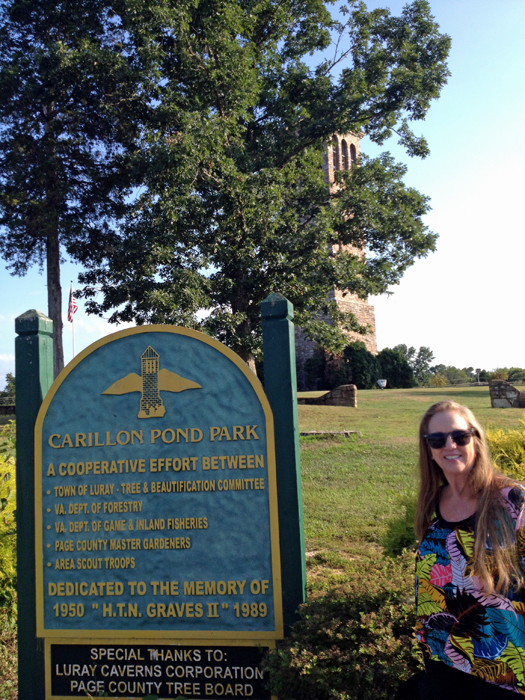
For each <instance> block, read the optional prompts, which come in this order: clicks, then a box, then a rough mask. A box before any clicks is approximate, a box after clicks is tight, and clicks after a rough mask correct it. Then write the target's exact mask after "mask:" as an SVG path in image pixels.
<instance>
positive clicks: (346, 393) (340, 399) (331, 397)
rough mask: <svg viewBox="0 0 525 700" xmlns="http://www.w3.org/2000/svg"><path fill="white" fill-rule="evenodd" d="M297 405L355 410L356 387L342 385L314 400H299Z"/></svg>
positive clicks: (353, 385)
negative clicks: (350, 408) (348, 407)
mask: <svg viewBox="0 0 525 700" xmlns="http://www.w3.org/2000/svg"><path fill="white" fill-rule="evenodd" d="M297 403H299V404H311V405H315V406H351V407H352V408H357V387H356V385H355V384H342V385H341V386H338V387H337V388H336V389H333V390H332V391H327V392H326V394H323V395H322V396H319V397H317V398H315V399H306V398H300V399H298V400H297Z"/></svg>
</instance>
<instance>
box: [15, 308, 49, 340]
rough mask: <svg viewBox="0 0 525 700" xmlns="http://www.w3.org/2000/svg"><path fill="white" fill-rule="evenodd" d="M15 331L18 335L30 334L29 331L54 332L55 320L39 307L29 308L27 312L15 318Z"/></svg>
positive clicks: (46, 333)
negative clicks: (39, 309)
mask: <svg viewBox="0 0 525 700" xmlns="http://www.w3.org/2000/svg"><path fill="white" fill-rule="evenodd" d="M15 331H16V333H18V335H28V334H29V333H44V334H45V335H51V334H52V333H53V321H52V320H51V319H50V318H48V317H47V316H46V315H45V314H43V313H42V312H41V311H38V310H37V309H29V311H26V312H25V313H23V314H21V315H20V316H18V317H17V318H15Z"/></svg>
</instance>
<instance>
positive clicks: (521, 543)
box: [416, 401, 525, 700]
mask: <svg viewBox="0 0 525 700" xmlns="http://www.w3.org/2000/svg"><path fill="white" fill-rule="evenodd" d="M419 448H420V458H419V467H420V477H421V485H420V491H419V500H418V507H417V514H416V534H417V536H418V539H419V541H420V542H421V544H420V546H419V549H418V553H417V561H416V596H417V624H416V637H417V639H418V641H419V643H420V646H421V648H422V651H423V656H424V659H425V667H426V671H427V675H426V678H427V687H428V688H429V689H430V693H431V697H432V698H436V699H439V700H441V698H444V699H445V700H452V698H462V699H465V700H466V699H468V700H470V699H472V700H478V698H479V699H481V698H509V700H510V697H512V696H511V695H510V693H515V694H516V693H523V694H525V587H524V575H523V569H522V556H523V554H524V553H525V527H524V523H525V498H524V490H523V487H522V486H521V485H520V484H518V483H517V482H515V481H513V480H512V479H509V478H507V477H506V476H504V475H503V474H500V473H499V472H497V471H496V470H495V469H494V466H493V464H492V461H491V458H490V454H489V451H488V448H487V444H486V440H485V436H484V433H483V430H482V428H481V427H480V425H479V423H478V422H477V421H476V419H475V418H474V416H473V414H472V412H471V411H470V410H469V409H468V408H466V407H465V406H461V405H459V404H456V403H453V402H451V401H440V402H439V403H437V404H434V405H433V406H431V407H430V408H429V410H428V411H427V412H426V413H425V415H424V416H423V420H422V421H421V426H420V436H419ZM522 601H523V602H522Z"/></svg>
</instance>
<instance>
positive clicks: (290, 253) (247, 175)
mask: <svg viewBox="0 0 525 700" xmlns="http://www.w3.org/2000/svg"><path fill="white" fill-rule="evenodd" d="M135 8H141V9H140V11H138V12H137V13H136V14H135V15H133V16H131V15H130V17H131V19H130V22H131V21H133V17H136V18H137V19H138V20H140V21H137V22H136V23H135V24H134V25H133V26H131V24H130V23H128V31H129V35H130V37H133V41H135V42H136V44H137V45H154V46H157V47H159V53H158V55H159V57H161V58H162V60H161V61H160V62H159V64H158V70H159V82H158V86H159V93H158V95H157V100H156V102H155V109H154V114H152V115H150V119H149V121H148V122H147V123H144V130H143V132H142V139H141V143H140V149H138V151H137V154H136V157H135V159H134V163H133V164H134V168H135V173H136V174H137V178H138V179H137V182H140V184H141V185H142V187H141V189H140V190H139V191H138V194H137V198H136V202H135V206H134V207H133V211H132V212H131V213H130V215H129V216H127V217H126V220H125V222H124V225H123V226H122V227H121V228H120V229H118V230H116V229H115V231H114V232H113V236H114V238H113V241H111V243H110V244H108V246H107V247H106V248H103V247H100V248H97V249H93V248H87V247H84V248H83V251H81V252H80V254H79V258H80V259H81V260H82V262H83V263H84V265H85V266H86V268H87V272H86V273H85V274H83V275H82V276H81V281H82V282H84V283H85V284H86V287H85V289H84V295H85V296H86V297H87V298H88V299H89V302H88V305H87V308H88V310H89V311H90V312H94V313H98V314H104V313H106V312H108V311H110V310H111V311H112V316H111V319H110V320H112V321H114V322H118V321H122V320H135V321H136V322H138V323H144V322H148V321H152V322H166V323H178V324H181V325H186V326H192V327H195V328H201V329H203V330H204V331H206V332H208V333H211V334H212V335H214V336H216V337H218V338H219V339H221V340H222V341H223V342H225V343H227V344H228V345H229V346H230V347H232V348H233V349H235V350H236V351H237V352H238V353H239V354H240V355H241V357H243V358H244V359H246V360H247V361H253V358H254V356H257V355H258V354H259V352H260V347H261V345H260V330H259V329H260V324H259V304H260V302H261V300H262V299H263V298H264V297H265V296H267V294H268V293H270V292H271V291H273V290H278V291H281V292H282V293H283V294H285V295H286V296H287V297H288V298H289V299H290V300H291V301H292V302H293V304H294V306H295V310H296V320H297V322H298V323H299V324H300V325H301V326H302V327H303V328H305V329H306V331H307V333H308V334H309V335H310V337H314V338H315V339H317V340H320V342H321V343H322V344H323V346H324V347H327V348H329V349H331V350H341V349H342V348H343V347H344V345H345V344H346V340H345V338H344V336H343V335H342V333H341V329H344V328H354V329H355V328H356V327H357V324H356V322H355V319H354V318H353V317H352V316H351V315H345V314H341V312H339V311H338V309H337V308H336V306H335V305H334V304H333V303H330V302H329V301H328V300H327V293H328V291H329V290H330V289H331V288H333V287H338V288H340V289H348V290H350V291H352V292H354V293H357V294H359V295H361V296H366V295H367V294H378V293H381V292H384V291H385V290H386V288H387V287H388V285H391V284H395V283H397V282H398V281H399V279H400V278H401V276H402V274H403V273H404V271H405V270H406V268H407V267H408V266H409V265H411V264H412V263H413V262H414V260H415V259H417V258H418V257H421V256H425V255H426V254H427V253H428V252H429V251H431V250H433V249H434V245H435V239H436V236H435V235H434V234H432V233H431V232H429V231H428V230H427V228H426V226H425V225H424V224H423V222H422V218H421V217H422V216H423V215H424V214H425V213H426V212H427V211H428V208H429V207H428V201H427V198H426V197H424V196H423V195H421V194H420V193H418V192H417V191H416V190H414V189H412V188H408V187H406V186H404V184H403V182H402V178H403V175H404V172H405V169H404V167H403V166H401V165H398V164H396V163H394V161H393V160H392V158H391V157H390V156H389V155H388V154H385V155H383V156H382V157H380V158H378V159H375V160H367V159H365V158H363V159H362V161H361V163H360V166H359V167H357V168H354V169H353V170H352V172H347V173H341V174H339V175H338V176H337V187H335V188H332V189H331V190H329V189H328V188H327V186H326V182H325V180H324V175H323V153H324V151H325V149H326V146H327V144H328V143H329V141H330V139H331V136H332V134H334V133H348V132H353V133H360V132H362V133H364V134H366V135H368V136H369V137H370V138H371V139H372V140H374V141H376V142H378V143H382V142H383V141H384V140H385V139H386V138H388V137H389V136H390V135H391V134H392V133H393V132H394V131H395V132H397V133H398V134H399V137H400V140H401V142H402V143H403V144H404V146H405V147H406V148H407V149H408V151H409V152H410V154H412V155H421V156H424V155H425V154H426V153H427V150H428V149H427V147H426V143H425V141H424V139H422V138H416V137H415V136H414V135H413V134H412V132H411V131H410V129H409V127H408V123H409V121H410V120H420V119H423V118H424V116H425V114H426V112H427V110H428V108H429V106H430V103H431V101H432V100H433V99H434V98H436V97H438V95H439V92H440V89H441V87H442V86H443V84H444V83H445V82H446V78H447V75H448V72H447V68H446V64H445V60H446V57H447V54H448V50H449V39H448V37H446V36H444V35H441V34H440V33H439V31H438V27H437V25H436V23H435V22H434V20H433V18H432V16H431V14H430V10H429V6H428V4H427V3H426V2H425V1H424V0H415V1H414V2H412V4H410V5H407V7H406V8H405V9H404V10H403V12H402V14H401V16H400V17H393V16H391V14H390V12H389V11H388V10H374V11H371V12H368V11H367V10H366V7H365V5H364V3H362V2H357V1H352V2H350V3H349V6H348V9H346V10H343V13H345V14H342V15H341V16H340V19H333V18H332V16H331V15H330V12H329V11H328V3H327V2H324V1H323V0H304V2H303V1H301V2H295V1H293V2H292V0H205V1H202V2H198V3H195V2H193V0H191V1H190V0H166V1H165V2H163V3H158V4H154V3H151V2H146V1H144V3H143V4H142V5H141V3H140V2H137V3H136V5H135ZM343 46H344V49H341V47H343ZM317 52H324V54H323V56H324V57H322V58H321V59H320V60H319V62H318V63H317V65H316V66H315V67H310V66H309V65H308V63H307V62H306V58H307V57H308V56H309V55H313V54H316V55H319V54H318V53H317ZM309 61H311V59H309ZM341 65H344V66H345V67H344V69H343V70H341V71H340V72H339V73H338V71H339V67H340V66H341ZM345 246H353V248H351V247H345ZM100 293H101V295H102V296H99V294H100ZM320 311H323V312H324V313H325V314H327V315H328V317H331V319H332V320H333V322H334V323H332V325H330V324H329V323H326V317H324V318H320V316H319V312H320ZM336 322H341V326H340V325H338V323H336Z"/></svg>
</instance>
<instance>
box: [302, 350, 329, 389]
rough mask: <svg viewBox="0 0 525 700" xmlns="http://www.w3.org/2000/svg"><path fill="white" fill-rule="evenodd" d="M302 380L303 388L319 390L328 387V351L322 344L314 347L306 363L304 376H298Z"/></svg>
mask: <svg viewBox="0 0 525 700" xmlns="http://www.w3.org/2000/svg"><path fill="white" fill-rule="evenodd" d="M300 380H301V390H304V391H317V390H318V389H324V388H326V387H327V381H328V379H327V366H326V352H325V350H323V348H321V347H320V346H317V347H316V348H315V349H314V352H313V354H312V356H311V357H309V358H308V359H307V360H306V361H305V363H304V376H302V377H297V381H298V383H299V381H300Z"/></svg>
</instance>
